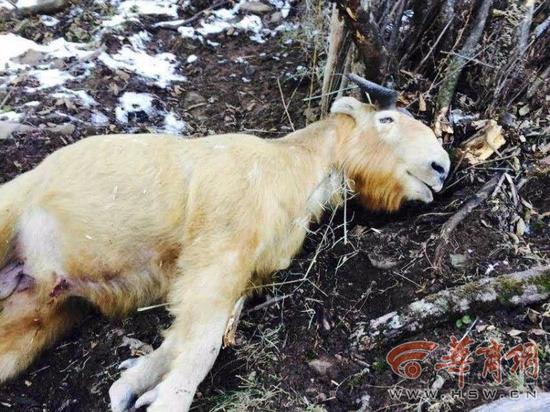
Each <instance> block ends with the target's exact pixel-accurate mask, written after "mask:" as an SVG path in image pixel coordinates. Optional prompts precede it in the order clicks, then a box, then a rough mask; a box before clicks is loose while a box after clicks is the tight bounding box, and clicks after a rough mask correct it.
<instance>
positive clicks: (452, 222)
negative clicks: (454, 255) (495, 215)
mask: <svg viewBox="0 0 550 412" xmlns="http://www.w3.org/2000/svg"><path fill="white" fill-rule="evenodd" d="M499 180H500V176H499V175H497V176H494V177H493V178H492V179H491V180H489V181H488V182H487V183H485V184H484V185H483V187H482V188H481V189H480V190H479V191H478V192H477V193H476V194H475V196H474V197H472V198H471V199H470V200H468V201H467V202H466V203H464V205H463V206H462V207H461V208H460V209H458V211H457V212H456V213H455V214H454V215H453V216H451V218H450V219H449V220H447V222H445V224H444V225H443V227H442V228H441V233H440V235H439V238H438V239H437V240H438V241H439V242H440V243H439V244H438V245H437V247H436V249H435V256H434V265H435V267H436V269H439V268H441V262H442V259H443V254H444V253H445V247H446V246H447V244H448V243H449V238H450V236H451V233H452V232H453V231H454V230H455V229H456V227H457V226H458V225H459V224H460V222H462V221H463V220H464V218H465V217H466V216H468V215H469V214H470V213H472V211H473V210H474V209H475V208H476V207H478V206H479V205H480V204H481V203H483V202H484V201H485V199H487V198H488V197H489V195H491V194H492V193H493V191H494V190H495V187H496V185H497V184H498V182H499Z"/></svg>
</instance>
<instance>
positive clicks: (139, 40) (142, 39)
mask: <svg viewBox="0 0 550 412" xmlns="http://www.w3.org/2000/svg"><path fill="white" fill-rule="evenodd" d="M128 40H129V41H130V44H131V45H132V46H133V47H134V49H145V43H146V42H148V41H150V40H151V35H150V34H149V33H147V32H146V31H145V30H142V31H140V32H139V33H136V34H133V35H132V36H130V37H129V38H128Z"/></svg>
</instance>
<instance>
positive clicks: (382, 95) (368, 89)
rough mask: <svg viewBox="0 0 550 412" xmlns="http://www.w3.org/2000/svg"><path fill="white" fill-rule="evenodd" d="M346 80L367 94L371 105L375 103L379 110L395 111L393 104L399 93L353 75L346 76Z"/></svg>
mask: <svg viewBox="0 0 550 412" xmlns="http://www.w3.org/2000/svg"><path fill="white" fill-rule="evenodd" d="M348 79H350V80H351V81H352V82H354V83H355V84H356V85H358V86H359V88H360V89H361V90H363V91H364V92H365V93H368V94H369V96H370V98H371V99H372V101H373V103H376V105H377V106H378V108H379V109H382V110H386V109H395V103H396V102H397V97H398V96H399V93H397V92H396V91H395V90H392V89H388V88H387V87H384V86H380V85H379V84H376V83H373V82H371V81H369V80H367V79H363V78H362V77H361V76H357V75H356V74H353V73H350V74H348Z"/></svg>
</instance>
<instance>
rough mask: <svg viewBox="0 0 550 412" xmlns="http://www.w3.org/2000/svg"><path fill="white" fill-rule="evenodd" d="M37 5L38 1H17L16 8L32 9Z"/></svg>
mask: <svg viewBox="0 0 550 412" xmlns="http://www.w3.org/2000/svg"><path fill="white" fill-rule="evenodd" d="M38 3H40V1H39V0H17V7H34V6H36V5H37V4H38Z"/></svg>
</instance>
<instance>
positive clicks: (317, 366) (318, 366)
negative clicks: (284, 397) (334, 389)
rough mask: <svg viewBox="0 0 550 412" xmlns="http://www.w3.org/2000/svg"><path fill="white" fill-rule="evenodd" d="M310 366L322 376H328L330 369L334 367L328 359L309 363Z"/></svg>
mask: <svg viewBox="0 0 550 412" xmlns="http://www.w3.org/2000/svg"><path fill="white" fill-rule="evenodd" d="M308 365H309V367H310V368H311V369H313V370H314V371H315V372H317V373H318V374H319V375H321V376H326V375H327V374H328V372H329V369H330V368H332V367H333V366H334V365H333V364H332V362H330V361H328V360H327V359H314V360H312V361H310V362H308Z"/></svg>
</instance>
